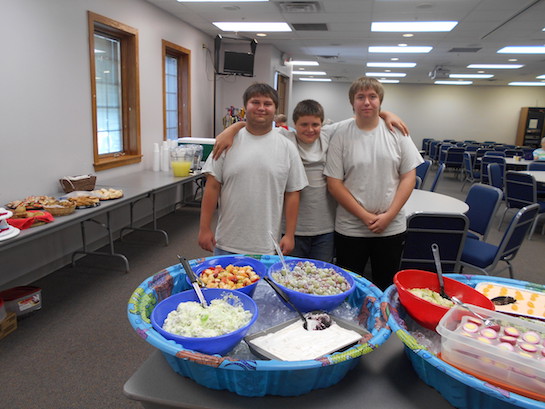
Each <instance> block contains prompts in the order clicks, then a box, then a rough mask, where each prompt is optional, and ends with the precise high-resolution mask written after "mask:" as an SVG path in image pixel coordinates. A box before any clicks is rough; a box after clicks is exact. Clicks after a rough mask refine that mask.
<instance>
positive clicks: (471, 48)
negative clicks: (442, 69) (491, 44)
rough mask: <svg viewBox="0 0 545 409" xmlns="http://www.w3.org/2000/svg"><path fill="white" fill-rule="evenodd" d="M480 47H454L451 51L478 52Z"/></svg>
mask: <svg viewBox="0 0 545 409" xmlns="http://www.w3.org/2000/svg"><path fill="white" fill-rule="evenodd" d="M479 50H480V48H477V47H454V48H451V49H450V50H449V51H448V52H449V53H476V52H477V51H479Z"/></svg>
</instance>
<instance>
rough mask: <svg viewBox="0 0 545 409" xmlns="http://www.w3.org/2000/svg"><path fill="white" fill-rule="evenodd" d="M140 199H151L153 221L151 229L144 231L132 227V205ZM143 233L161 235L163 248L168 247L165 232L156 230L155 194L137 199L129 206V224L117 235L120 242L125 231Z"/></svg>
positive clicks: (140, 228)
mask: <svg viewBox="0 0 545 409" xmlns="http://www.w3.org/2000/svg"><path fill="white" fill-rule="evenodd" d="M142 199H151V214H152V220H153V229H145V228H142V227H134V222H133V221H134V217H133V209H134V205H135V204H136V203H138V202H139V201H140V200H142ZM127 230H130V231H144V232H155V233H161V234H162V235H163V236H164V238H165V246H168V234H167V232H166V231H164V230H161V229H158V228H157V215H156V213H155V193H149V194H148V195H147V196H146V197H143V198H141V199H138V200H136V201H134V202H131V204H130V222H129V225H128V226H127V227H123V228H122V229H121V231H120V233H119V238H120V240H123V234H124V232H125V231H127Z"/></svg>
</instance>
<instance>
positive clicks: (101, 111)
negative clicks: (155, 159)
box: [88, 12, 142, 171]
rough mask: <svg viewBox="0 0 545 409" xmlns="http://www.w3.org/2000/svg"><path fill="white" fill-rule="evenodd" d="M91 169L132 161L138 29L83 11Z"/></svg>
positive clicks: (136, 137)
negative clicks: (90, 115)
mask: <svg viewBox="0 0 545 409" xmlns="http://www.w3.org/2000/svg"><path fill="white" fill-rule="evenodd" d="M88 19H89V53H90V62H91V64H90V65H91V93H92V108H93V160H94V167H95V170H97V171H98V170H104V169H109V168H114V167H118V166H123V165H128V164H132V163H138V162H140V161H141V159H142V155H141V148H140V96H139V85H138V31H137V30H136V29H134V28H132V27H129V26H127V25H125V24H122V23H119V22H117V21H114V20H111V19H109V18H107V17H103V16H100V15H98V14H95V13H92V12H88Z"/></svg>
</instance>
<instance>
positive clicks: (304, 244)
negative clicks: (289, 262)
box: [290, 232, 335, 263]
mask: <svg viewBox="0 0 545 409" xmlns="http://www.w3.org/2000/svg"><path fill="white" fill-rule="evenodd" d="M334 255H335V246H334V235H333V232H331V233H325V234H319V235H317V236H295V247H294V248H293V251H292V252H291V253H290V256H294V257H302V258H311V259H314V260H322V261H326V262H328V263H331V262H332V261H333V256H334Z"/></svg>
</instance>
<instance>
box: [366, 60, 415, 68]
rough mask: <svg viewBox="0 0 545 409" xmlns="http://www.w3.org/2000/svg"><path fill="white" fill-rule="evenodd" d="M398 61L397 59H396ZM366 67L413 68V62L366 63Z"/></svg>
mask: <svg viewBox="0 0 545 409" xmlns="http://www.w3.org/2000/svg"><path fill="white" fill-rule="evenodd" d="M396 60H399V58H396ZM367 66H368V67H384V68H385V67H388V68H414V67H416V63H415V62H368V63H367Z"/></svg>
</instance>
